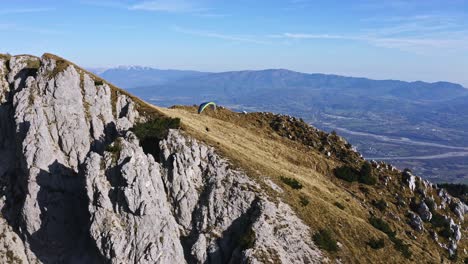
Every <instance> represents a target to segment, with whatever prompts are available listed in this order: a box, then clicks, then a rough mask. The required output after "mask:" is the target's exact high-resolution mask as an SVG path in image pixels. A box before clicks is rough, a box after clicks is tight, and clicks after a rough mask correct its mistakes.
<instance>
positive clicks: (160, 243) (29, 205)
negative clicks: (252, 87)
mask: <svg viewBox="0 0 468 264" xmlns="http://www.w3.org/2000/svg"><path fill="white" fill-rule="evenodd" d="M171 111H172V110H163V109H157V108H155V107H152V106H150V105H147V104H146V103H144V102H142V101H140V100H139V99H137V98H135V97H133V96H131V95H130V94H128V93H126V92H124V91H122V90H120V89H118V88H116V87H114V86H113V85H111V84H109V83H107V82H106V81H104V80H102V79H100V78H98V77H96V76H94V75H93V74H91V73H88V72H86V71H85V70H83V69H81V68H79V67H78V66H76V65H74V64H73V63H70V62H68V61H66V60H64V59H62V58H59V57H57V56H54V55H51V54H45V55H43V56H42V57H41V58H37V57H34V56H28V55H21V56H7V55H1V56H0V196H1V198H0V208H1V217H0V260H1V262H2V263H320V262H327V261H331V260H336V261H338V262H339V261H342V262H361V263H362V262H375V261H376V260H379V259H380V261H381V262H385V261H388V259H384V258H382V256H380V257H379V255H380V254H379V252H374V249H370V248H368V247H366V243H368V240H367V238H368V237H367V236H377V237H379V238H382V240H383V239H384V238H385V234H386V233H385V231H384V230H380V229H378V228H377V227H375V225H374V226H372V221H371V224H369V223H367V218H368V217H369V215H370V216H372V217H374V218H375V217H377V216H378V217H382V218H389V219H393V220H391V221H392V222H391V223H394V227H395V229H396V230H397V231H398V232H400V233H402V234H404V237H403V235H401V236H399V237H401V238H398V239H400V240H398V241H406V242H405V243H403V242H401V243H403V245H406V244H410V245H413V247H414V248H416V249H415V253H414V254H413V257H411V254H410V255H409V256H406V258H404V257H395V258H394V259H393V260H392V261H390V262H400V261H418V260H433V261H434V262H440V261H448V259H449V258H450V257H452V258H451V259H452V260H453V259H455V258H453V256H455V254H456V252H458V255H457V256H459V258H458V260H460V259H462V257H461V256H463V255H466V252H464V248H463V247H464V245H465V244H466V242H465V241H464V240H463V239H464V237H465V236H464V233H465V229H464V228H465V226H464V221H463V220H464V214H465V213H466V211H467V210H466V205H465V204H463V203H461V202H460V201H459V200H457V199H454V198H452V197H450V196H449V195H448V194H446V193H445V192H444V190H443V189H438V188H436V186H433V185H432V184H430V183H428V182H425V181H423V180H422V179H420V178H418V177H415V176H414V175H412V174H411V173H410V172H400V171H397V170H395V169H393V168H391V167H390V166H388V165H386V164H378V163H374V164H373V167H374V169H373V170H374V171H376V173H378V175H379V178H378V183H377V185H376V186H377V187H375V189H372V188H374V187H364V186H361V185H360V186H359V187H358V186H357V185H356V184H354V185H346V183H345V184H343V183H342V182H341V181H340V180H337V179H335V178H330V176H329V174H330V173H331V171H333V168H335V167H337V166H339V165H340V164H342V163H345V164H354V163H360V162H362V159H361V158H360V157H359V155H358V153H356V152H355V151H353V150H352V149H351V148H350V146H348V145H347V143H346V142H345V141H344V139H341V138H339V137H337V136H333V135H328V134H326V133H324V132H321V131H318V130H316V129H314V128H312V127H310V126H308V125H304V124H303V123H301V122H302V121H299V120H297V119H294V118H291V117H285V116H277V115H272V114H261V115H260V116H261V117H258V116H252V115H248V116H242V115H241V114H235V113H231V112H229V113H228V114H227V116H214V117H209V116H205V117H203V118H205V119H200V120H201V121H199V120H198V119H199V118H198V117H194V116H191V114H190V111H191V110H190V109H189V110H183V111H182V110H180V112H177V111H179V110H177V111H176V110H174V111H175V112H174V111H173V112H171ZM223 111H226V110H222V109H221V110H220V113H221V114H222V113H223ZM172 115H174V117H179V118H182V125H183V126H182V128H183V129H170V130H169V131H168V132H167V133H166V134H165V135H164V138H161V139H158V140H157V142H154V143H155V144H157V151H156V152H152V153H149V152H148V151H146V150H145V148H144V147H142V142H140V140H141V139H139V138H138V137H137V135H136V133H135V132H134V130H133V129H132V128H133V127H135V125H137V124H140V123H145V122H147V121H150V120H154V119H158V118H163V117H166V116H172ZM195 119H197V120H195ZM240 120H243V121H242V122H243V123H242V122H241V121H240ZM227 121H229V123H220V122H227ZM194 122H203V124H200V125H198V124H197V123H194ZM210 122H212V123H210ZM239 123H242V124H241V125H239ZM211 124H213V126H211ZM215 124H216V126H219V129H217V128H216V126H215ZM234 124H236V126H235V127H234ZM259 124H260V125H259ZM265 124H266V125H265ZM263 125H265V126H267V127H268V129H269V130H265V129H266V128H265V129H264V130H261V131H262V132H261V133H260V132H259V130H255V132H256V134H262V133H264V134H265V135H267V136H266V137H267V138H268V139H264V138H262V139H258V140H257V138H254V137H252V139H251V140H250V141H248V139H249V138H248V134H249V133H250V132H249V131H251V130H252V129H253V127H257V126H263ZM208 126H211V128H209V127H208ZM224 127H229V128H230V130H229V131H224V132H223V130H222V129H223V128H224ZM198 128H200V130H203V131H202V132H203V133H208V134H209V133H211V134H209V136H203V135H204V134H203V133H201V132H200V130H197V129H198ZM215 128H216V129H215ZM298 128H299V129H298ZM262 129H263V128H262ZM233 131H235V133H237V134H234V135H233V134H229V133H234V132H233ZM265 131H266V132H265ZM217 133H219V134H217ZM227 135H229V138H230V140H231V139H236V144H237V145H236V146H235V148H234V147H232V145H225V144H224V143H225V141H223V137H226V136H227ZM239 135H241V137H246V138H247V140H244V139H241V138H240V137H239ZM243 140H244V141H245V142H244V141H243ZM244 143H245V144H244ZM283 143H284V144H283ZM242 144H244V145H242ZM255 144H259V145H258V146H257V145H255ZM274 144H282V145H281V147H283V146H286V147H287V148H288V151H289V150H291V151H295V150H297V149H301V148H305V149H307V151H310V153H309V152H300V153H305V154H304V155H302V154H301V155H299V154H298V155H294V156H288V158H285V159H281V160H280V161H278V162H276V164H275V166H282V167H278V168H280V169H275V168H276V167H274V166H273V165H271V168H270V170H266V169H265V166H264V165H262V164H256V163H252V162H262V161H263V160H268V159H270V158H277V157H278V155H284V154H285V153H284V152H283V153H281V151H279V150H280V148H277V150H278V153H279V154H278V153H272V152H269V153H267V152H265V153H267V154H261V155H260V154H258V153H257V152H256V151H257V150H263V149H264V148H265V149H266V148H267V147H268V146H273V145H274ZM213 146H216V148H214V147H213ZM278 146H280V145H278ZM229 147H232V148H231V149H230V148H229ZM228 153H236V155H237V154H239V157H242V154H243V153H247V154H248V156H249V157H250V158H249V160H242V159H241V158H239V159H238V158H236V157H235V156H230V154H228ZM257 154H258V156H256V155H257ZM302 158H307V159H311V160H312V161H311V162H313V165H309V164H308V163H307V164H305V163H302V162H301V159H302ZM286 162H287V163H286ZM272 164H273V163H272ZM283 165H284V166H283ZM304 167H307V169H308V171H310V173H309V174H310V175H309V174H307V173H304V174H307V175H306V176H307V177H308V179H310V180H307V179H305V178H304V180H303V181H302V180H301V181H302V183H297V184H296V185H295V186H296V187H297V186H299V185H300V187H301V188H302V187H303V186H304V188H303V189H302V191H300V192H296V191H295V190H293V189H290V186H294V184H291V182H293V183H294V181H293V180H291V179H290V180H285V179H288V178H286V177H283V176H282V175H283V174H282V175H277V173H276V172H277V171H279V170H284V175H289V173H291V175H297V174H299V173H300V172H302V170H303V168H304ZM309 167H310V168H309ZM304 171H305V170H304ZM258 175H261V177H259V176H258ZM314 175H315V176H314ZM393 175H398V176H393ZM306 176H304V177H306ZM392 177H393V178H392ZM288 181H289V184H284V183H285V182H286V183H288ZM385 186H386V187H385ZM365 188H368V189H371V190H367V191H365ZM379 192H380V195H381V197H385V195H387V194H389V193H390V194H391V195H392V198H389V199H388V200H390V199H395V201H397V200H398V201H400V202H401V203H400V204H397V203H396V202H395V205H391V206H388V207H389V209H388V210H387V212H386V213H381V212H378V210H376V209H375V206H374V202H375V200H372V199H371V196H370V195H372V194H375V195H378V193H379ZM416 198H417V199H416ZM336 199H340V201H341V202H342V203H344V202H343V201H346V203H347V204H346V206H349V209H346V210H345V209H338V208H336V207H341V206H343V205H341V206H338V205H337V204H339V203H338V202H337V200H336ZM431 199H432V200H431ZM296 200H297V201H300V205H299V206H298V202H296ZM309 200H312V204H310V205H309V203H310V201H309ZM430 201H432V202H430ZM386 202H387V201H384V203H386ZM314 203H316V204H314ZM403 203H405V205H403ZM410 203H411V204H410ZM314 206H315V207H316V208H320V211H314ZM346 206H343V208H344V207H346ZM330 208H331V209H330ZM342 210H344V211H342ZM436 213H437V216H438V217H439V218H442V219H439V220H440V221H439V222H441V223H442V224H441V225H442V226H441V228H443V227H447V226H448V227H447V228H448V229H447V228H446V229H447V230H448V231H447V232H449V233H448V234H445V235H446V236H445V237H444V238H440V239H439V238H438V235H437V234H438V233H437V232H436V231H437V229H436V228H434V229H431V228H432V226H431V223H430V222H431V219H432V218H433V217H434V215H435V214H436ZM337 219H338V220H337ZM403 219H405V220H404V221H403ZM334 221H338V223H336V222H334ZM389 221H390V220H389ZM327 225H328V226H327ZM334 226H336V227H337V228H338V226H339V227H340V228H342V230H341V229H340V230H339V231H338V229H335V231H334V232H332V233H334V234H335V235H336V236H337V237H338V240H339V242H337V243H335V244H336V245H337V246H338V248H337V249H335V250H329V251H328V252H327V251H325V250H327V249H329V248H328V247H327V246H326V245H325V246H324V244H323V238H322V239H320V238H319V239H317V236H316V235H317V234H318V233H320V232H318V231H319V230H323V229H324V228H325V227H326V228H328V229H330V228H331V229H334V228H333V227H334ZM359 228H361V230H359ZM405 228H406V231H407V232H406V233H404V230H405ZM328 229H327V230H328ZM446 229H443V230H446ZM410 230H413V231H415V232H416V234H413V233H412V232H411V231H410ZM439 233H440V232H439ZM419 234H421V235H419ZM418 236H419V237H418ZM411 237H415V238H414V240H415V241H416V240H417V239H416V238H418V239H420V241H423V242H421V244H418V243H416V242H412V241H411V239H412V238H411ZM462 238H463V239H462ZM355 239H358V240H359V241H353V240H355ZM388 239H390V240H388ZM388 239H387V238H385V240H386V241H387V243H395V245H398V243H400V242H396V241H397V240H396V237H395V236H394V237H393V238H392V237H390V235H389V238H388ZM330 240H332V239H330ZM389 241H390V242H389ZM328 242H329V241H328ZM353 244H359V245H363V249H362V251H361V250H360V249H356V248H354V247H353ZM460 246H462V248H463V249H462V250H460ZM424 247H427V248H428V250H427V252H425V249H424ZM395 248H397V246H395ZM433 249H434V252H431V251H432V250H433ZM336 250H338V253H334V252H336ZM388 250H390V252H392V251H391V250H394V249H393V247H388ZM340 252H341V253H340ZM395 252H397V251H395ZM460 252H461V253H460ZM396 254H398V255H399V254H400V253H398V252H397V253H396ZM415 256H416V257H415ZM418 257H421V258H420V259H418Z"/></svg>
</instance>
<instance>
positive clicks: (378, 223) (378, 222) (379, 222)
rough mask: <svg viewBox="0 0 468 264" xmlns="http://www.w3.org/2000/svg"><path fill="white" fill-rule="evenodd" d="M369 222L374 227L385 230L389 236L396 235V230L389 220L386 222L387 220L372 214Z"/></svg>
mask: <svg viewBox="0 0 468 264" xmlns="http://www.w3.org/2000/svg"><path fill="white" fill-rule="evenodd" d="M369 223H370V224H371V225H372V226H373V227H375V228H377V229H378V230H380V231H382V232H384V233H385V234H387V236H389V237H394V236H395V232H393V231H392V229H391V228H390V225H389V224H388V223H387V222H385V220H383V219H380V218H377V217H374V216H371V217H370V218H369Z"/></svg>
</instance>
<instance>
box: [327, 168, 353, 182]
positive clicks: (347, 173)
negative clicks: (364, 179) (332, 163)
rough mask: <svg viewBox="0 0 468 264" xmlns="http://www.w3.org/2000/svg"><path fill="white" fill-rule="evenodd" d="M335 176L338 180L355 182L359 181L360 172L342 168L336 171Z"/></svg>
mask: <svg viewBox="0 0 468 264" xmlns="http://www.w3.org/2000/svg"><path fill="white" fill-rule="evenodd" d="M333 172H334V174H335V176H336V177H337V178H338V179H342V180H345V181H347V182H355V181H357V180H358V179H359V174H358V172H357V171H356V170H355V169H354V168H353V167H350V166H346V165H344V166H341V167H338V168H335V169H334V171H333Z"/></svg>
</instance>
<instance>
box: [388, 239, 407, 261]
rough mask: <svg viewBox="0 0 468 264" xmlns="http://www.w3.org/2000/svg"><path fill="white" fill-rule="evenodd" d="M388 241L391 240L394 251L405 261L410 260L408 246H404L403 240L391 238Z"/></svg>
mask: <svg viewBox="0 0 468 264" xmlns="http://www.w3.org/2000/svg"><path fill="white" fill-rule="evenodd" d="M390 239H391V240H392V242H393V246H394V247H395V249H396V250H398V251H400V252H401V254H402V255H403V257H405V258H407V259H409V258H411V255H412V253H411V250H410V246H409V245H408V244H405V243H404V242H403V240H401V239H399V238H396V237H391V238H390Z"/></svg>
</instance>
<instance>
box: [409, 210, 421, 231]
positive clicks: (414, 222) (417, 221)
mask: <svg viewBox="0 0 468 264" xmlns="http://www.w3.org/2000/svg"><path fill="white" fill-rule="evenodd" d="M408 218H409V222H408V223H409V225H410V226H411V227H412V228H413V229H414V230H416V231H418V232H422V231H423V230H424V225H423V221H422V219H421V217H419V215H417V214H415V213H413V212H411V211H409V212H408Z"/></svg>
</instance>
